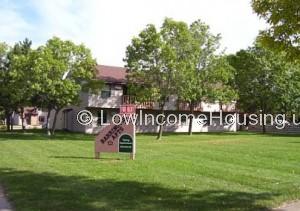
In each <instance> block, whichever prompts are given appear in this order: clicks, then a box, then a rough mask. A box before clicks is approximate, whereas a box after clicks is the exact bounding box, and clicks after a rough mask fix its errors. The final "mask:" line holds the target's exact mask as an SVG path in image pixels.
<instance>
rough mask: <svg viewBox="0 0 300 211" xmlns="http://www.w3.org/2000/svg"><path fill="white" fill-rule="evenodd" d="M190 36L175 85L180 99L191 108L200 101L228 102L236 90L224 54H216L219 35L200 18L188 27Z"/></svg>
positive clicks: (190, 125) (190, 128) (190, 131)
mask: <svg viewBox="0 0 300 211" xmlns="http://www.w3.org/2000/svg"><path fill="white" fill-rule="evenodd" d="M188 38H189V39H186V40H185V42H184V43H182V44H183V46H186V49H187V50H186V51H184V52H182V53H183V55H181V58H184V60H185V64H186V65H185V66H184V67H185V68H184V69H183V70H184V71H182V72H181V77H180V80H179V84H178V85H179V86H178V89H177V90H178V96H179V99H180V100H183V101H185V102H188V104H189V107H190V112H191V113H193V112H194V107H195V104H196V103H199V102H201V101H210V102H215V101H216V100H218V101H219V102H220V104H222V103H227V102H229V101H232V100H234V99H235V91H234V90H233V89H232V87H231V86H230V84H229V82H230V81H231V80H232V79H233V68H232V67H231V66H230V65H229V64H228V62H227V61H226V59H225V58H224V57H223V56H220V55H217V53H216V52H217V50H218V48H219V41H220V35H213V34H211V33H210V32H209V27H208V26H207V25H206V24H204V23H202V22H201V21H200V20H198V21H195V22H194V23H192V24H191V26H190V27H189V36H188ZM192 124H193V121H192V117H191V119H190V121H189V134H190V135H191V134H192V127H193V125H192Z"/></svg>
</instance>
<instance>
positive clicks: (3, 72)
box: [0, 43, 13, 130]
mask: <svg viewBox="0 0 300 211" xmlns="http://www.w3.org/2000/svg"><path fill="white" fill-rule="evenodd" d="M9 50H10V49H9V46H8V45H7V44H6V43H0V106H1V107H2V109H3V110H4V114H5V119H6V125H7V130H10V122H11V121H10V120H11V114H12V112H13V109H12V105H11V104H12V102H11V101H10V99H11V97H10V90H9V87H8V85H9V83H10V81H11V80H10V75H9V68H8V67H9V65H8V64H9V60H8V53H9Z"/></svg>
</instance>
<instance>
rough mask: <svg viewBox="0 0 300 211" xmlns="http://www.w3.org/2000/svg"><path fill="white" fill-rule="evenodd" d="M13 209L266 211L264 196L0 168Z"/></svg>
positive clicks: (2, 180)
mask: <svg viewBox="0 0 300 211" xmlns="http://www.w3.org/2000/svg"><path fill="white" fill-rule="evenodd" d="M0 179H1V182H2V183H3V185H4V186H5V187H6V190H7V192H8V196H9V198H10V199H11V200H12V202H13V205H14V206H15V207H16V209H17V210H44V211H47V210H73V211H76V210H92V211H94V210H115V209H121V210H122V209H127V210H266V209H267V208H266V207H264V206H260V205H258V204H257V201H258V200H268V199H271V198H272V197H273V196H274V195H271V194H270V193H257V194H255V193H247V192H231V191H225V190H210V191H201V192H189V191H187V190H183V189H171V188H166V187H163V186H161V185H159V184H151V183H142V182H136V181H117V180H113V179H89V178H85V177H79V176H61V175H57V174H52V173H33V172H29V171H16V170H13V169H0Z"/></svg>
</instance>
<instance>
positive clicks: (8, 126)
mask: <svg viewBox="0 0 300 211" xmlns="http://www.w3.org/2000/svg"><path fill="white" fill-rule="evenodd" d="M5 118H6V131H10V114H9V112H5Z"/></svg>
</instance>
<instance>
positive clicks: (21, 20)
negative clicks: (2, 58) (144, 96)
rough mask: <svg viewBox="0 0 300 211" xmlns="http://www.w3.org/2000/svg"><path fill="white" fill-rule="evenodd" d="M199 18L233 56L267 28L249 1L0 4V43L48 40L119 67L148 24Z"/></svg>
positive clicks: (31, 0)
mask: <svg viewBox="0 0 300 211" xmlns="http://www.w3.org/2000/svg"><path fill="white" fill-rule="evenodd" d="M166 17H170V18H173V19H175V20H180V21H185V22H186V23H188V24H190V23H192V22H193V21H195V20H198V19H201V20H202V21H203V22H205V23H206V24H208V25H209V26H210V29H211V32H212V33H214V34H218V33H220V34H221V36H222V40H221V48H222V49H224V50H225V52H226V53H234V52H236V51H238V50H240V49H245V48H247V47H248V46H250V45H252V44H253V42H254V40H255V37H256V36H257V34H258V32H259V30H262V29H265V28H266V24H265V22H264V21H263V20H260V19H259V18H258V17H257V15H256V14H255V13H253V11H252V8H251V5H250V0H226V1H225V0H0V42H7V43H9V44H11V45H12V44H14V43H15V42H18V41H20V40H23V39H24V38H26V37H28V38H29V39H31V40H32V41H33V44H34V47H37V46H39V45H43V44H44V43H45V42H46V41H47V40H48V39H50V38H51V37H53V36H58V37H60V38H62V39H70V40H72V41H74V42H75V43H78V44H79V43H84V44H85V45H86V46H87V47H88V48H90V49H91V50H92V53H93V56H94V57H95V58H96V59H97V62H98V63H99V64H104V65H114V66H123V65H124V63H123V58H124V56H125V51H126V47H127V46H128V45H129V44H130V42H131V39H132V38H133V37H134V36H137V35H138V34H139V32H140V31H141V30H143V29H144V28H145V26H146V25H147V24H149V23H152V24H155V25H156V26H157V27H160V26H161V24H162V22H163V20H164V18H166Z"/></svg>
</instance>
